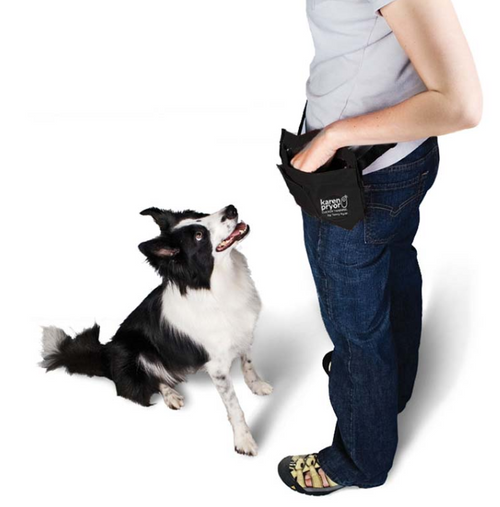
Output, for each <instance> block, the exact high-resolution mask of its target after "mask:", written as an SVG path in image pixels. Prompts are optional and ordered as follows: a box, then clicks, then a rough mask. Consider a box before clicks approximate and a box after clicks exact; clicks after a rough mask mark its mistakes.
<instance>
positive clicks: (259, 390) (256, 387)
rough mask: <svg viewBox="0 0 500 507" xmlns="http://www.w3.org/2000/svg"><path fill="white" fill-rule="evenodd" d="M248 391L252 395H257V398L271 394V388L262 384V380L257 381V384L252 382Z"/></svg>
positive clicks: (266, 384)
mask: <svg viewBox="0 0 500 507" xmlns="http://www.w3.org/2000/svg"><path fill="white" fill-rule="evenodd" d="M250 389H251V390H252V393H254V394H257V395H259V396H266V395H268V394H271V393H272V392H273V386H272V385H271V384H268V383H267V382H264V381H263V380H258V381H257V382H253V383H252V385H251V387H250Z"/></svg>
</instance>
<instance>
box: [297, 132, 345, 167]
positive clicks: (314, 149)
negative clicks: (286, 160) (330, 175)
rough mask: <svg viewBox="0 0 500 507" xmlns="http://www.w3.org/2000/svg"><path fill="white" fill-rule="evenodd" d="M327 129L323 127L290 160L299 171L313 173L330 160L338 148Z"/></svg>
mask: <svg viewBox="0 0 500 507" xmlns="http://www.w3.org/2000/svg"><path fill="white" fill-rule="evenodd" d="M327 133H328V131H327V129H322V130H321V131H320V132H319V133H318V134H317V135H316V136H315V137H314V138H313V139H312V140H311V141H309V143H307V144H306V145H305V146H304V148H302V150H301V151H299V153H297V154H296V155H295V156H294V157H293V158H292V160H291V161H290V163H291V165H292V167H294V168H295V169H298V170H299V171H304V172H306V173H312V172H314V171H316V169H318V168H320V167H321V166H322V165H324V164H326V163H327V162H329V161H330V160H331V159H332V158H333V157H334V156H335V153H336V151H337V149H338V148H336V147H335V146H334V145H333V143H332V140H331V137H330V136H327Z"/></svg>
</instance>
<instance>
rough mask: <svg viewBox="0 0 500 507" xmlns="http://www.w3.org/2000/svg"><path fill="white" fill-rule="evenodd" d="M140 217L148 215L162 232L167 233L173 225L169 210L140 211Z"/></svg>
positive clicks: (171, 214)
mask: <svg viewBox="0 0 500 507" xmlns="http://www.w3.org/2000/svg"><path fill="white" fill-rule="evenodd" d="M141 215H145V216H147V215H149V216H151V217H153V220H154V221H155V222H156V223H157V224H158V225H159V227H160V229H161V230H162V231H168V230H169V229H171V228H172V227H173V226H174V225H175V216H174V214H173V213H172V212H171V211H169V210H165V209H160V208H148V209H145V210H142V211H141Z"/></svg>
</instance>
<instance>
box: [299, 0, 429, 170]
mask: <svg viewBox="0 0 500 507" xmlns="http://www.w3.org/2000/svg"><path fill="white" fill-rule="evenodd" d="M306 2H307V7H306V11H307V18H308V22H309V27H310V30H311V34H312V37H313V42H314V48H315V54H314V58H313V60H312V62H311V64H310V73H309V78H308V80H307V83H306V96H307V100H308V104H307V111H306V122H305V123H306V130H307V131H309V130H312V129H317V128H323V127H325V126H326V125H328V124H329V123H332V122H334V121H337V120H340V119H343V118H349V117H352V116H359V115H362V114H366V113H370V112H372V111H377V110H379V109H384V108H386V107H389V106H392V105H395V104H397V103H399V102H402V101H403V100H406V99H407V98H409V97H411V96H413V95H415V94H417V93H420V92H422V91H425V90H426V89H427V88H426V86H425V84H424V83H423V81H422V80H421V79H420V76H419V75H418V73H417V72H416V70H415V68H414V67H413V65H412V63H411V62H410V60H409V58H408V56H407V55H406V53H405V51H404V50H403V48H402V47H401V45H400V44H399V42H398V40H397V39H396V37H395V35H394V33H393V32H392V30H391V29H390V27H389V25H388V24H387V22H386V21H385V19H384V18H383V16H381V15H378V14H374V12H373V9H372V4H371V3H370V2H369V1H368V0H306ZM426 139H427V138H423V139H418V140H415V141H408V142H404V143H398V144H397V146H396V147H394V148H393V149H391V150H389V151H388V152H386V153H385V154H384V155H382V156H381V157H380V158H379V159H377V160H375V161H374V162H373V164H371V165H370V166H368V167H367V168H366V169H365V170H364V171H363V174H366V173H368V172H372V171H374V170H377V169H381V168H382V167H387V166H388V165H391V164H393V163H396V162H397V161H398V160H400V159H402V158H403V157H405V156H406V155H407V154H408V153H410V152H411V151H413V150H414V149H415V148H416V147H418V146H419V145H420V144H422V143H423V142H424V141H425V140H426ZM353 149H354V150H357V149H358V147H357V146H353ZM359 149H360V150H361V149H362V148H359Z"/></svg>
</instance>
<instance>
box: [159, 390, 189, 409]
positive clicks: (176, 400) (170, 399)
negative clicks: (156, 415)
mask: <svg viewBox="0 0 500 507" xmlns="http://www.w3.org/2000/svg"><path fill="white" fill-rule="evenodd" d="M163 400H164V401H165V404H166V405H167V407H168V408H171V409H172V410H179V409H180V408H181V407H183V406H184V396H182V394H179V393H178V392H177V391H175V390H174V389H171V390H170V391H169V392H168V393H165V394H164V395H163Z"/></svg>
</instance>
